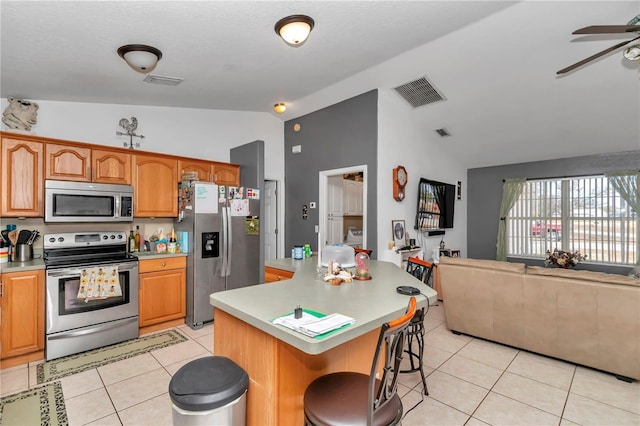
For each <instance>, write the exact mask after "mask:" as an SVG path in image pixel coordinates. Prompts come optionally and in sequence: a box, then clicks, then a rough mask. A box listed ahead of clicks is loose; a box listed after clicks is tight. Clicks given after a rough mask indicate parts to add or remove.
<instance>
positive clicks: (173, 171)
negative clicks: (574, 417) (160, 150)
mask: <svg viewBox="0 0 640 426" xmlns="http://www.w3.org/2000/svg"><path fill="white" fill-rule="evenodd" d="M132 163H133V182H132V183H133V194H134V201H133V208H134V216H135V217H177V216H178V185H177V184H176V181H177V179H178V160H176V159H174V158H167V157H161V156H155V155H153V156H152V155H137V154H134V155H132Z"/></svg>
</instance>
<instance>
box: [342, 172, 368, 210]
mask: <svg viewBox="0 0 640 426" xmlns="http://www.w3.org/2000/svg"><path fill="white" fill-rule="evenodd" d="M343 185H344V187H343V189H344V191H343V208H344V214H346V215H352V216H362V210H363V209H362V186H363V183H362V182H359V181H356V180H351V179H344V180H343Z"/></svg>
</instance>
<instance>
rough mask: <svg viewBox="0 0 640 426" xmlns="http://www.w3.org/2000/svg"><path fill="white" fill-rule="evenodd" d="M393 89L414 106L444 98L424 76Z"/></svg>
mask: <svg viewBox="0 0 640 426" xmlns="http://www.w3.org/2000/svg"><path fill="white" fill-rule="evenodd" d="M395 90H396V92H398V93H399V94H400V96H402V97H403V98H404V100H405V101H407V102H409V104H410V105H411V106H412V107H414V108H417V107H421V106H424V105H428V104H432V103H434V102H439V101H444V100H445V98H444V96H443V95H442V94H441V93H440V92H439V91H438V90H437V89H436V88H435V87H433V85H432V84H431V83H429V80H427V78H426V77H422V78H419V79H417V80H414V81H410V82H409V83H405V84H403V85H401V86H398V87H396V88H395Z"/></svg>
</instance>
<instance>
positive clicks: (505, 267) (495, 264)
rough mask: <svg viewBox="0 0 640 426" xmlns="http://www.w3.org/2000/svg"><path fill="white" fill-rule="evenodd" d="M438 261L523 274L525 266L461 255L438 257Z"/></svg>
mask: <svg viewBox="0 0 640 426" xmlns="http://www.w3.org/2000/svg"><path fill="white" fill-rule="evenodd" d="M440 263H442V264H445V265H456V266H470V267H473V268H476V269H491V270H494V271H507V272H516V273H521V274H523V273H524V271H525V268H526V265H525V264H524V263H511V262H501V261H498V260H484V259H467V258H463V257H445V256H442V257H440Z"/></svg>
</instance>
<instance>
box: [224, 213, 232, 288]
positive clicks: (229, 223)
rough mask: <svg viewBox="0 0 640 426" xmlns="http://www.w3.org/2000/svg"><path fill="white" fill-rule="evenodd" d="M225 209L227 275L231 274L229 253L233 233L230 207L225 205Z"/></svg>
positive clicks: (230, 251)
mask: <svg viewBox="0 0 640 426" xmlns="http://www.w3.org/2000/svg"><path fill="white" fill-rule="evenodd" d="M226 210H227V273H226V276H227V277H228V276H229V275H231V253H232V252H233V250H232V248H233V235H232V234H231V229H232V228H233V227H232V226H231V208H230V207H226Z"/></svg>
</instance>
